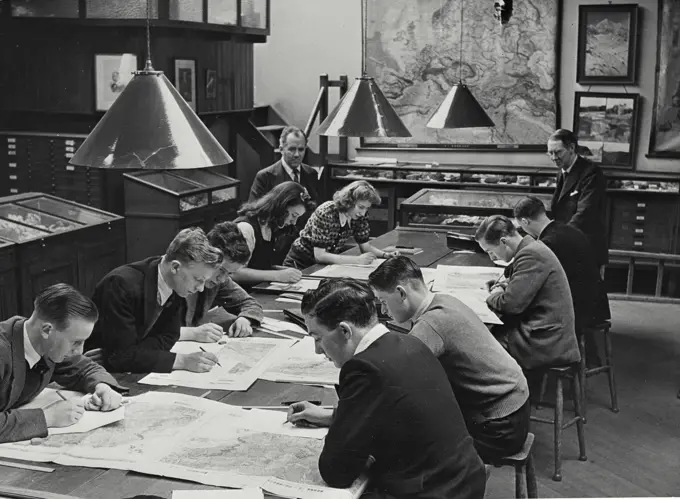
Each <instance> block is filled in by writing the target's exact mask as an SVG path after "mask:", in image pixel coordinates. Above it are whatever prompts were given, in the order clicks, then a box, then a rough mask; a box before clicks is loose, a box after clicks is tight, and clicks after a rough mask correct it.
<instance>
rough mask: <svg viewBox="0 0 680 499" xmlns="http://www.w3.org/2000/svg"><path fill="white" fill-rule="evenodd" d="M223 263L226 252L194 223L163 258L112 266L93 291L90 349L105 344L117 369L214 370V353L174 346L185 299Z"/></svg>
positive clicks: (112, 367) (106, 354)
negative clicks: (180, 351) (94, 314)
mask: <svg viewBox="0 0 680 499" xmlns="http://www.w3.org/2000/svg"><path fill="white" fill-rule="evenodd" d="M220 263H222V252H221V251H220V250H218V249H217V248H214V247H213V246H212V245H210V243H209V242H208V238H207V237H206V236H205V234H204V233H203V231H202V230H201V229H198V228H191V229H184V230H182V231H181V232H180V233H179V234H177V236H175V238H174V239H173V240H172V242H171V243H170V245H169V246H168V249H167V251H166V252H165V255H163V256H162V257H150V258H147V259H146V260H142V261H141V262H135V263H130V264H127V265H123V266H121V267H118V268H117V269H114V270H112V271H111V272H109V273H108V274H107V275H106V276H104V278H103V279H102V280H101V281H100V282H99V284H97V287H96V288H95V291H94V295H93V300H94V302H95V303H96V304H97V307H98V308H99V314H100V315H99V320H98V321H97V324H96V325H95V327H94V331H93V333H92V336H91V337H90V339H89V340H88V341H87V343H86V345H85V346H86V350H90V349H93V348H101V349H103V351H104V358H105V365H106V366H107V367H109V369H110V370H111V371H114V372H137V373H144V372H159V373H167V372H170V371H172V370H174V369H178V370H179V369H183V370H187V371H193V372H207V371H210V370H211V369H212V367H213V366H214V365H215V363H216V362H217V357H216V356H215V355H214V354H212V353H208V352H196V353H191V354H175V353H173V352H171V351H170V349H171V348H172V347H173V345H174V344H175V343H176V342H177V340H179V338H180V327H181V325H182V314H183V313H184V311H185V306H184V300H183V299H184V298H186V297H187V296H188V295H190V294H192V293H197V292H201V291H203V288H204V286H205V283H206V281H207V280H208V279H210V278H211V277H212V276H213V274H214V272H215V269H216V268H217V266H218V265H219V264H220Z"/></svg>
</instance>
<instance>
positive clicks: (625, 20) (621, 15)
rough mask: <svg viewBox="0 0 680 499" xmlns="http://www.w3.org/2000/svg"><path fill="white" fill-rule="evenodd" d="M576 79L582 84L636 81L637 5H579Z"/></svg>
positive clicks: (625, 83)
mask: <svg viewBox="0 0 680 499" xmlns="http://www.w3.org/2000/svg"><path fill="white" fill-rule="evenodd" d="M578 14H579V15H578V19H579V21H578V59H577V65H576V67H577V72H576V75H577V76H576V80H577V81H578V82H579V83H581V84H586V85H597V84H602V85H610V84H624V85H632V84H635V83H636V81H637V46H638V6H637V4H620V5H581V6H580V7H579V12H578Z"/></svg>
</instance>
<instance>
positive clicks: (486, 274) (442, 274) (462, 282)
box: [433, 265, 503, 291]
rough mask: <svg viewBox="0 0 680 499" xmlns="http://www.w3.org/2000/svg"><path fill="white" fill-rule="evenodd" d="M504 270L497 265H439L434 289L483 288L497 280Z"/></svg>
mask: <svg viewBox="0 0 680 499" xmlns="http://www.w3.org/2000/svg"><path fill="white" fill-rule="evenodd" d="M502 275H503V271H502V270H501V269H498V268H496V267H465V266H457V265H438V266H437V274H436V277H435V281H434V287H433V290H434V291H449V290H456V289H483V290H486V283H487V282H488V281H490V280H492V279H493V280H496V279H498V278H499V277H500V276H502Z"/></svg>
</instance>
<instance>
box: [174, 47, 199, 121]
mask: <svg viewBox="0 0 680 499" xmlns="http://www.w3.org/2000/svg"><path fill="white" fill-rule="evenodd" d="M175 88H177V91H178V92H179V93H180V95H181V96H182V97H184V100H185V101H187V104H189V107H191V109H193V110H194V111H196V60H195V59H175Z"/></svg>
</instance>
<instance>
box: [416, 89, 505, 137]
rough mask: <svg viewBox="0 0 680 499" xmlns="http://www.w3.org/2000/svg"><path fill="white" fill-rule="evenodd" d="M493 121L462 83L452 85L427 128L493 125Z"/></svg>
mask: <svg viewBox="0 0 680 499" xmlns="http://www.w3.org/2000/svg"><path fill="white" fill-rule="evenodd" d="M493 126H496V125H494V122H493V121H492V120H491V118H489V115H488V114H486V111H484V109H482V106H480V105H479V102H477V99H475V97H474V96H473V95H472V93H471V92H470V89H468V87H467V86H466V85H464V84H463V83H458V85H454V86H453V88H451V90H450V91H449V93H448V95H447V96H446V98H445V99H444V102H442V103H441V104H440V105H439V107H438V108H437V110H436V111H435V112H434V114H433V115H432V117H431V118H430V121H428V122H427V127H428V128H476V127H493Z"/></svg>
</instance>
